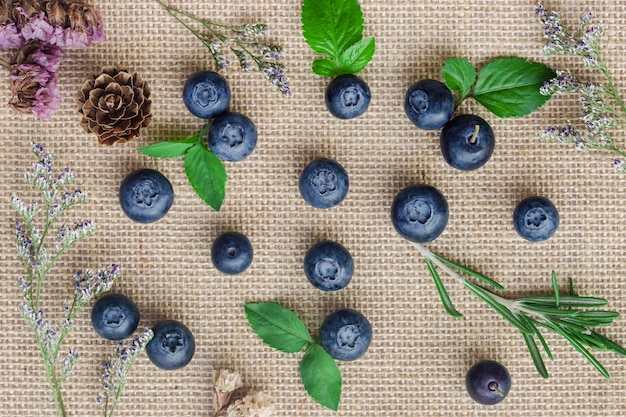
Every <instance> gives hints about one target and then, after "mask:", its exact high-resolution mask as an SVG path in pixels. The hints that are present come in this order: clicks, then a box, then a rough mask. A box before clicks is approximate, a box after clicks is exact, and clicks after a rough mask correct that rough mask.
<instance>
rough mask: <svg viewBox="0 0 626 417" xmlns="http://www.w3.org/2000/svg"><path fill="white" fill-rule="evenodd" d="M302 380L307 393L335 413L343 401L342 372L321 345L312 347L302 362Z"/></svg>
mask: <svg viewBox="0 0 626 417" xmlns="http://www.w3.org/2000/svg"><path fill="white" fill-rule="evenodd" d="M300 378H302V383H303V384H304V389H306V392H307V393H308V394H309V395H310V396H311V398H313V399H314V400H315V401H317V402H318V403H319V404H321V405H323V406H324V407H326V408H330V409H331V410H333V411H337V409H338V408H339V401H340V400H341V385H342V381H341V372H340V371H339V368H338V367H337V363H335V360H334V359H333V358H332V357H331V356H330V355H329V354H328V353H327V352H326V351H325V350H324V348H323V347H321V346H320V345H317V344H314V345H311V346H310V347H309V348H308V349H307V351H306V354H305V355H304V358H302V361H301V362H300Z"/></svg>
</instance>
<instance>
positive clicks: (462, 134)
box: [439, 114, 496, 171]
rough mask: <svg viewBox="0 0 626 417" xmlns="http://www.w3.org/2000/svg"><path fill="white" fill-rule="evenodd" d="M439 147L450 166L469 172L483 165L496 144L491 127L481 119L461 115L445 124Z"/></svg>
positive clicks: (469, 115)
mask: <svg viewBox="0 0 626 417" xmlns="http://www.w3.org/2000/svg"><path fill="white" fill-rule="evenodd" d="M439 145H440V147H441V153H442V155H443V159H445V160H446V162H447V163H448V164H449V165H450V166H452V167H454V168H456V169H460V170H463V171H471V170H474V169H478V168H480V167H481V166H483V165H485V163H486V162H487V161H488V160H489V158H491V154H492V153H493V149H494V147H495V145H496V142H495V138H494V135H493V130H492V129H491V126H489V123H487V122H486V121H485V120H484V119H483V118H481V117H478V116H475V115H471V114H462V115H460V116H457V117H455V118H453V119H452V120H450V121H449V122H448V123H446V124H445V126H444V127H443V129H442V130H441V136H440V137H439Z"/></svg>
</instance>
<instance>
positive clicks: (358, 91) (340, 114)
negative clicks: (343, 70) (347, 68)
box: [326, 74, 371, 119]
mask: <svg viewBox="0 0 626 417" xmlns="http://www.w3.org/2000/svg"><path fill="white" fill-rule="evenodd" d="M370 99H371V94H370V89H369V87H368V85H367V84H366V83H365V81H363V80H362V79H361V78H359V77H357V76H356V75H353V74H344V75H340V76H338V77H336V78H335V79H333V80H332V81H331V82H330V83H329V84H328V86H327V87H326V107H327V108H328V111H329V112H330V113H331V114H332V115H333V116H335V117H337V118H339V119H353V118H355V117H358V116H360V115H362V114H363V113H365V111H366V110H367V108H368V107H369V104H370Z"/></svg>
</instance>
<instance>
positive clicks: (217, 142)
mask: <svg viewBox="0 0 626 417" xmlns="http://www.w3.org/2000/svg"><path fill="white" fill-rule="evenodd" d="M256 141H257V130H256V126H255V125H254V123H252V120H250V119H249V118H248V117H246V116H244V115H243V114H241V113H235V112H229V111H227V112H224V113H222V114H220V115H219V116H217V117H216V118H215V120H213V123H212V124H211V127H210V128H209V133H208V136H207V145H208V147H209V149H211V152H213V153H214V154H215V155H216V156H217V157H218V158H220V159H222V160H224V161H241V160H242V159H244V158H246V157H247V156H248V155H250V154H251V153H252V151H253V150H254V148H255V147H256Z"/></svg>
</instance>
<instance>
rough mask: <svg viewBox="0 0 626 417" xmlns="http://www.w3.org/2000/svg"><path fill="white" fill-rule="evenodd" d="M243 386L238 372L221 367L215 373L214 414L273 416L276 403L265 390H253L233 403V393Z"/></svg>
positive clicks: (240, 416)
mask: <svg viewBox="0 0 626 417" xmlns="http://www.w3.org/2000/svg"><path fill="white" fill-rule="evenodd" d="M241 387H243V379H242V378H241V375H240V374H239V373H237V372H231V371H229V370H227V369H221V370H219V372H215V373H214V375H213V416H227V417H272V416H273V415H274V404H273V403H272V401H271V399H270V396H269V395H268V394H267V393H265V392H263V391H254V390H251V391H250V392H248V393H247V394H246V395H245V396H244V397H243V398H241V399H237V400H235V401H233V402H232V403H231V397H232V396H233V394H234V393H235V392H236V391H237V390H239V389H240V388H241Z"/></svg>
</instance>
